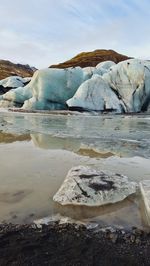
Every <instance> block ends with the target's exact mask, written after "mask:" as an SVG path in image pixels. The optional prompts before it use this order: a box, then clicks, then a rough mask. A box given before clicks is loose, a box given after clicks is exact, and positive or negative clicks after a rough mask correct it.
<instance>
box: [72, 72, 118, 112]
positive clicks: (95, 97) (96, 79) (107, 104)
mask: <svg viewBox="0 0 150 266" xmlns="http://www.w3.org/2000/svg"><path fill="white" fill-rule="evenodd" d="M67 104H68V106H69V107H70V109H71V107H73V108H78V107H79V108H82V109H83V110H93V111H103V110H111V111H117V112H121V110H122V103H121V101H120V100H119V99H118V97H117V96H116V94H115V93H114V92H113V91H112V90H111V88H110V87H109V85H108V83H107V82H105V80H103V78H102V77H101V76H99V75H93V77H92V78H91V79H89V80H87V81H85V82H84V83H82V84H81V86H80V87H79V89H78V90H77V92H76V93H75V95H74V96H73V98H71V99H69V100H68V101H67Z"/></svg>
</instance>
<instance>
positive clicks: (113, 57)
mask: <svg viewBox="0 0 150 266" xmlns="http://www.w3.org/2000/svg"><path fill="white" fill-rule="evenodd" d="M127 59H129V57H128V56H125V55H122V54H119V53H117V52H115V51H113V50H95V51H93V52H83V53H80V54H78V55H76V56H75V57H73V58H72V59H70V60H68V61H66V62H64V63H60V64H58V65H52V66H50V68H67V67H76V66H80V67H87V66H93V67H95V66H96V65H97V64H98V63H100V62H103V61H108V60H110V61H113V62H115V63H119V62H121V61H124V60H127Z"/></svg>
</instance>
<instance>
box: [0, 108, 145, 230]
mask: <svg viewBox="0 0 150 266" xmlns="http://www.w3.org/2000/svg"><path fill="white" fill-rule="evenodd" d="M0 158H1V160H0V184H1V186H0V222H13V223H26V222H27V223H29V222H33V221H34V220H36V219H39V218H42V217H46V216H50V215H57V214H60V215H63V216H67V217H71V218H73V219H75V220H80V221H83V222H87V221H90V222H93V223H95V222H96V223H100V224H102V225H108V226H109V225H114V226H126V227H131V226H139V227H146V219H145V216H144V212H143V203H142V200H141V197H140V194H138V193H137V195H134V196H131V197H129V198H127V199H126V200H124V201H122V202H120V203H117V204H114V205H108V206H105V207H96V208H88V207H81V206H80V207H77V206H74V207H71V206H70V207H69V206H68V207H67V206H66V207H62V206H60V205H58V204H56V203H54V202H53V196H54V194H55V193H56V192H57V190H58V189H59V187H60V186H61V184H62V182H63V180H64V178H65V176H66V175H67V172H68V171H69V169H70V168H71V167H73V166H77V165H87V166H90V167H93V168H94V169H98V170H111V171H112V172H115V173H120V174H123V175H127V176H128V177H129V179H130V180H133V181H136V182H139V181H141V180H149V179H150V115H149V114H137V115H131V116H130V115H107V114H106V115H97V114H90V113H77V112H72V114H70V113H67V112H66V114H65V113H62V114H61V113H59V112H58V113H53V112H52V113H51V114H44V113H19V112H10V111H7V110H1V112H0Z"/></svg>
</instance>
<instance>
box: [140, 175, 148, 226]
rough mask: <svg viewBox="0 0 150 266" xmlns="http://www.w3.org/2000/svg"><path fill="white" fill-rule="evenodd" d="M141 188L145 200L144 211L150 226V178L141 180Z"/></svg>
mask: <svg viewBox="0 0 150 266" xmlns="http://www.w3.org/2000/svg"><path fill="white" fill-rule="evenodd" d="M140 190H141V194H142V198H143V202H144V211H145V215H146V219H147V223H148V225H149V226H150V180H144V181H142V182H140Z"/></svg>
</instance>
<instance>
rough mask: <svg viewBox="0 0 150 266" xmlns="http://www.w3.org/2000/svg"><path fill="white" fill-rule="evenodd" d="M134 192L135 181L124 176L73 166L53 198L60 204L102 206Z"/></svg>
mask: <svg viewBox="0 0 150 266" xmlns="http://www.w3.org/2000/svg"><path fill="white" fill-rule="evenodd" d="M135 192H136V183H134V182H130V181H128V178H127V177H126V176H123V175H120V174H113V173H111V172H108V171H97V170H94V169H92V168H89V167H85V166H78V167H73V168H72V169H71V170H70V171H69V172H68V175H67V177H66V179H65V180H64V182H63V184H62V186H61V187H60V189H59V190H58V192H57V193H56V194H55V195H54V197H53V200H54V201H56V202H58V203H60V204H61V205H69V204H72V205H86V206H102V205H106V204H109V203H115V202H118V201H121V200H123V199H125V198H126V197H128V196H129V195H131V194H133V193H135Z"/></svg>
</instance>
